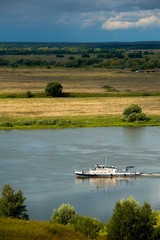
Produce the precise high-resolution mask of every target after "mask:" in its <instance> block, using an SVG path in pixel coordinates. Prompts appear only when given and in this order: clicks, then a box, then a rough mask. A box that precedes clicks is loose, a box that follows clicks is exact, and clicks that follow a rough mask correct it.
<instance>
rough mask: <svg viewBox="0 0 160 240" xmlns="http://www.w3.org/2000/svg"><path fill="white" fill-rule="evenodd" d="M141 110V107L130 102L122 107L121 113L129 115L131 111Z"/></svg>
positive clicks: (138, 111)
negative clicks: (125, 106)
mask: <svg viewBox="0 0 160 240" xmlns="http://www.w3.org/2000/svg"><path fill="white" fill-rule="evenodd" d="M141 112H142V109H141V108H140V107H139V106H138V105H136V104H132V105H130V106H129V107H127V108H125V109H124V111H123V114H124V115H129V114H131V113H141Z"/></svg>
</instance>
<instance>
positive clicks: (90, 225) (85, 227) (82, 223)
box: [51, 204, 106, 238]
mask: <svg viewBox="0 0 160 240" xmlns="http://www.w3.org/2000/svg"><path fill="white" fill-rule="evenodd" d="M51 222H53V223H61V224H64V225H68V226H69V227H71V228H72V229H74V230H76V231H77V232H81V233H83V235H84V236H86V237H88V238H98V236H106V229H105V224H104V223H102V222H100V221H98V220H97V219H95V218H91V217H89V216H81V215H78V213H76V211H75V209H74V208H73V207H72V206H71V205H70V204H62V205H61V206H60V207H59V208H58V210H56V209H54V211H53V215H52V217H51Z"/></svg>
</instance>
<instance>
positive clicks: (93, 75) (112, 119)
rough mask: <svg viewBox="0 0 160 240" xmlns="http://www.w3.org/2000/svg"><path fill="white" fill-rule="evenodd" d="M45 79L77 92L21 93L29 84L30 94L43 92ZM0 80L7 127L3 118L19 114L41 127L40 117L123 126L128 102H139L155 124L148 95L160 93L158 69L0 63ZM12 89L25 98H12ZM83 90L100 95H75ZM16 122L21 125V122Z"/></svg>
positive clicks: (0, 109)
mask: <svg viewBox="0 0 160 240" xmlns="http://www.w3.org/2000/svg"><path fill="white" fill-rule="evenodd" d="M50 81H59V82H60V83H61V84H62V85H63V92H64V93H71V94H76V93H77V94H79V97H74V98H73V97H64V98H42V97H41V98H25V97H24V96H25V93H26V91H28V90H30V91H31V92H32V93H33V94H42V93H43V94H44V89H45V86H46V84H47V83H48V82H50ZM0 86H1V87H0V97H2V96H3V95H5V96H8V97H5V98H1V99H0V123H2V124H0V128H3V127H4V122H7V124H6V127H9V124H8V123H14V124H11V125H16V124H15V122H17V121H19V120H20V121H23V122H24V121H29V120H34V121H36V124H31V123H29V122H27V123H26V124H25V125H27V127H31V125H34V126H32V127H42V125H43V127H44V125H46V124H43V121H44V120H45V119H47V120H49V121H50V120H53V119H54V120H55V119H56V120H57V119H59V121H58V122H57V123H56V124H48V123H47V127H51V126H50V125H52V127H80V126H81V127H83V126H85V127H86V126H112V125H113V126H114V125H115V126H118V125H119V126H122V125H125V126H126V125H127V123H124V122H123V121H122V120H121V116H122V112H123V110H124V108H125V107H128V106H129V105H131V104H138V105H139V106H140V107H141V108H142V110H143V112H144V113H145V114H147V116H152V118H154V121H151V122H148V123H147V125H159V124H160V122H159V116H160V108H159V105H160V96H147V95H154V94H155V95H156V94H157V95H158V94H159V89H160V74H159V73H147V74H145V73H136V72H135V73H131V72H128V71H116V70H114V71H113V70H105V69H70V70H68V69H41V68H39V69H38V68H30V69H29V68H28V69H26V68H25V69H20V68H18V69H12V68H0ZM15 94H23V95H24V96H23V97H24V98H16V97H15ZM83 94H86V96H87V94H91V96H92V94H93V96H94V95H95V96H98V94H101V97H100V96H99V97H93V96H92V97H91V96H90V97H80V96H81V95H83ZM96 94H97V95H96ZM107 94H108V95H107ZM103 95H104V96H105V97H104V96H103ZM136 95H137V96H136ZM138 95H144V96H143V97H142V96H139V97H138ZM145 95H146V96H145ZM102 96H103V97H102ZM106 96H110V97H106ZM111 96H112V97H111ZM127 96H128V97H127ZM129 96H130V97H129ZM131 96H132V97H131ZM133 96H134V97H133ZM156 116H157V120H155V118H156ZM38 121H40V122H39V123H40V124H39V125H40V126H38V123H37V122H38ZM88 122H90V124H88ZM62 123H63V124H62ZM18 125H20V126H21V127H22V125H23V124H21V123H20V124H18ZM53 125H54V126H53ZM134 125H135V124H134ZM20 126H18V128H19V127H20ZM45 127H46V126H45Z"/></svg>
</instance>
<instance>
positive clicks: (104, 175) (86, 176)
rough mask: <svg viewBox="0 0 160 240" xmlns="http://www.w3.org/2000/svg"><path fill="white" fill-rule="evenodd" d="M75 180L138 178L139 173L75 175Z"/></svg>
mask: <svg viewBox="0 0 160 240" xmlns="http://www.w3.org/2000/svg"><path fill="white" fill-rule="evenodd" d="M75 174H76V177H77V178H91V177H92V178H112V177H135V176H140V173H116V174H90V173H80V172H79V173H75Z"/></svg>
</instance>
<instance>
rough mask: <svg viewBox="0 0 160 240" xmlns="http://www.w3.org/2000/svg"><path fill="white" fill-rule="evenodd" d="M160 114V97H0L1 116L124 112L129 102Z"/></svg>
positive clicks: (30, 116)
mask: <svg viewBox="0 0 160 240" xmlns="http://www.w3.org/2000/svg"><path fill="white" fill-rule="evenodd" d="M133 103H134V104H138V105H139V106H140V107H142V109H143V112H144V113H146V114H148V115H151V114H155V115H160V107H159V106H160V98H159V97H134V98H133V97H132V98H131V97H124V98H116V97H114V98H76V99H75V98H44V99H43V98H37V99H33V98H31V99H28V98H27V99H0V119H1V120H2V119H3V118H4V119H5V118H19V119H20V118H26V117H27V118H35V117H36V118H38V117H40V118H45V117H76V116H77V117H78V116H104V115H121V114H122V112H123V110H124V108H125V107H127V106H129V105H130V104H133Z"/></svg>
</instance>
